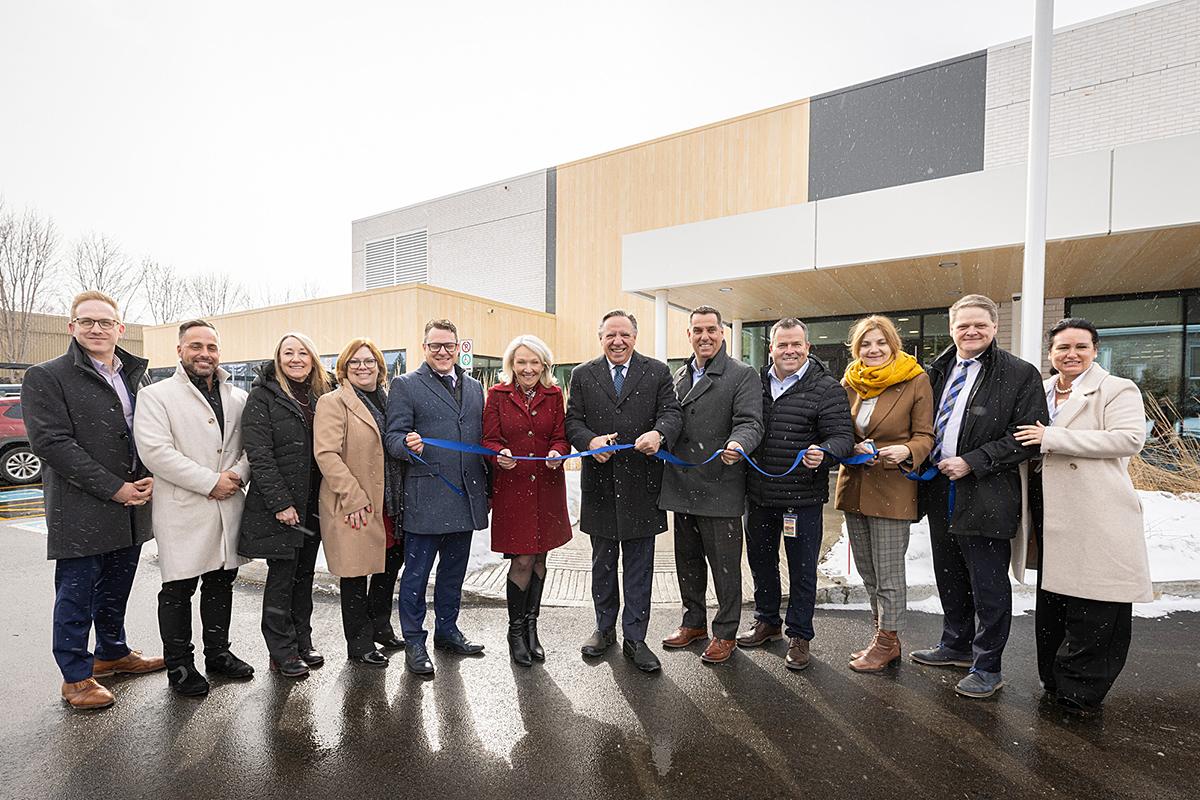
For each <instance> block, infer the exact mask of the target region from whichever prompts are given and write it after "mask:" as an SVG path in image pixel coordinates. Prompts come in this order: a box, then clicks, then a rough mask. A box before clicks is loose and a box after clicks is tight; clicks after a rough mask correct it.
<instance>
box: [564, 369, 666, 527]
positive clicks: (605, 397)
mask: <svg viewBox="0 0 1200 800" xmlns="http://www.w3.org/2000/svg"><path fill="white" fill-rule="evenodd" d="M628 367H629V368H628V371H627V374H626V376H625V382H624V384H623V386H622V387H621V395H620V397H618V396H617V390H616V387H614V386H613V380H612V373H610V372H609V370H608V359H607V358H605V357H604V356H601V357H600V358H597V359H594V360H592V361H588V362H586V363H584V364H580V365H579V366H577V367H576V368H575V369H574V370H572V372H571V389H570V396H569V397H568V399H567V422H566V429H567V440H568V441H569V442H570V443H571V444H572V445H573V446H574V447H575V449H576V450H580V451H583V450H587V449H588V444H589V443H590V442H591V440H592V439H594V438H595V437H597V436H603V435H606V434H610V433H613V432H614V431H615V432H616V434H617V442H616V443H617V444H633V442H634V441H635V440H636V439H637V437H639V436H641V435H642V434H643V433H646V432H647V431H651V430H656V431H658V432H659V433H661V434H662V435H663V443H662V446H663V447H664V448H667V449H668V450H669V449H671V447H673V446H674V444H675V441H676V439H678V438H679V430H680V428H681V427H682V421H683V418H682V415H681V414H680V411H679V400H678V398H676V397H675V390H674V386H673V385H672V383H671V370H670V369H669V368H668V367H667V365H666V364H664V363H662V362H661V361H657V360H655V359H653V358H647V357H646V356H644V355H642V354H641V353H638V352H636V351H635V352H634V353H633V355H632V356H631V357H630V359H629V363H628ZM662 474H663V462H662V461H660V460H659V459H657V458H653V457H651V456H644V455H642V454H641V453H638V452H636V451H634V450H627V451H621V452H617V453H614V454H613V457H612V458H610V459H609V460H608V461H606V462H605V463H603V464H600V463H598V462H597V461H596V460H595V459H593V458H585V459H584V461H583V470H582V475H581V476H580V488H581V490H582V494H583V498H582V504H581V508H580V515H579V529H580V530H581V531H583V532H584V533H588V534H591V535H593V536H600V537H602V538H605V539H616V540H618V541H620V540H625V539H639V538H644V537H646V536H654V535H655V534H659V533H662V532H663V531H665V530H666V529H667V512H665V511H663V510H662V509H660V508H659V507H658V495H659V490H660V489H661V488H662Z"/></svg>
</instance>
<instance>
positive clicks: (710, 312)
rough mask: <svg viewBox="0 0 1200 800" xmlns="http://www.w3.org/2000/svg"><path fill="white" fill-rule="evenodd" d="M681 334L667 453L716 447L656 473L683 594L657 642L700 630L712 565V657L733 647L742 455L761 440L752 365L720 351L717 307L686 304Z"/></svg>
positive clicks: (670, 642)
mask: <svg viewBox="0 0 1200 800" xmlns="http://www.w3.org/2000/svg"><path fill="white" fill-rule="evenodd" d="M687 335H688V341H689V342H690V343H691V345H692V352H693V353H694V355H693V356H692V357H691V358H690V359H688V362H687V363H686V364H684V365H683V366H682V367H680V368H679V369H678V370H676V371H675V378H674V380H675V395H676V396H677V397H678V398H679V402H680V404H681V405H682V410H683V432H682V433H681V434H680V436H679V441H678V442H677V443H676V445H675V455H676V456H678V457H679V458H681V459H682V460H684V461H687V462H689V463H700V462H702V461H704V460H705V459H707V458H708V457H709V456H711V455H712V454H713V452H714V451H716V450H717V449H722V450H723V452H722V453H721V457H720V458H719V459H717V460H715V461H712V462H710V463H708V464H705V465H704V466H702V467H695V468H693V469H684V468H682V467H677V466H671V465H668V466H667V467H666V469H665V472H664V474H663V488H662V494H661V495H660V496H659V500H658V507H659V508H661V509H663V510H665V511H674V512H675V572H676V575H677V576H678V577H679V595H680V598H681V599H682V600H683V622H682V624H681V625H680V626H679V627H678V628H677V629H676V630H675V632H674V633H672V634H671V635H670V636H668V637H667V638H665V639H663V647H687V646H688V645H689V644H691V643H692V642H694V641H697V640H699V639H704V638H706V637H707V636H708V629H707V624H706V619H707V612H706V608H705V595H706V593H707V591H708V568H709V567H712V573H713V583H714V584H715V588H716V591H717V613H716V616H714V617H713V638H712V641H710V642H709V644H708V647H706V648H705V650H704V653H703V654H702V655H701V656H700V657H701V658H702V659H703V660H705V661H707V662H709V663H711V664H719V663H721V662H723V661H728V660H729V657H730V656H731V655H732V654H733V651H734V650H735V649H737V641H736V637H737V629H738V623H739V622H740V620H741V610H742V514H744V513H745V511H746V464H745V462H743V461H742V455H743V454H744V453H749V452H752V451H753V450H754V448H756V447H758V443H759V441H761V440H762V435H763V404H762V386H761V384H760V382H759V379H758V373H757V371H756V370H755V369H754V367H751V366H749V365H747V364H742V363H741V362H739V361H735V360H734V359H732V358H730V357H729V355H728V354H727V353H726V352H725V327H724V325H723V324H722V322H721V312H720V311H718V310H717V309H715V308H713V307H711V306H700V307H699V308H696V309H694V310H693V311H692V313H691V315H690V317H689V325H688V332H687ZM706 557H707V559H708V563H707V564H706V563H705V558H706Z"/></svg>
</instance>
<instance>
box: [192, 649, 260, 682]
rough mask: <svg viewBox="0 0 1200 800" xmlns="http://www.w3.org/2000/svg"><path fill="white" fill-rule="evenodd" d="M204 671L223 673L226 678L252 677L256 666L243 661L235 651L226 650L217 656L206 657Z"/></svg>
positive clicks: (214, 673) (216, 673) (213, 673)
mask: <svg viewBox="0 0 1200 800" xmlns="http://www.w3.org/2000/svg"><path fill="white" fill-rule="evenodd" d="M204 671H205V672H207V673H208V674H209V675H223V676H224V677H226V678H252V677H254V667H252V666H250V665H249V664H247V663H246V662H245V661H242V660H241V659H240V658H238V657H237V656H235V655H234V654H233V653H231V652H229V651H228V650H226V651H225V652H223V653H217V654H216V655H215V656H206V657H205V658H204Z"/></svg>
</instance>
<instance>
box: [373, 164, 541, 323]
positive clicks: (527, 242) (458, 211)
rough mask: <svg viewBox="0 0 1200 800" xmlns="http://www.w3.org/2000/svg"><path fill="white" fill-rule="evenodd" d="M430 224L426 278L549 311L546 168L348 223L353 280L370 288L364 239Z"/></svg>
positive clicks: (433, 282)
mask: <svg viewBox="0 0 1200 800" xmlns="http://www.w3.org/2000/svg"><path fill="white" fill-rule="evenodd" d="M418 228H427V229H428V230H429V283H430V284H431V285H433V286H441V287H442V288H445V289H455V290H458V291H461V292H467V293H469V294H473V295H477V296H479V297H487V298H490V299H492V300H497V301H499V302H502V303H511V304H512V305H516V306H521V307H523V308H529V309H533V310H535V311H545V310H546V173H545V171H539V172H535V173H532V174H530V175H523V176H521V177H518V178H512V179H510V180H507V181H501V182H499V183H494V184H491V185H489V186H481V187H479V188H477V189H469V190H467V191H465V192H459V193H458V194H453V195H450V196H448V197H442V198H438V199H436V200H430V201H428V202H426V203H420V204H418V205H415V206H409V207H408V208H402V209H399V210H397V211H389V212H387V213H384V214H377V215H376V216H373V217H368V218H367V219H361V220H357V221H355V222H354V223H352V225H351V238H352V249H353V262H352V263H353V273H352V285H353V290H354V291H361V290H362V289H364V288H365V278H364V274H363V248H364V245H365V244H366V242H369V241H373V240H375V239H381V238H384V237H387V236H394V235H396V234H398V233H405V232H407V231H411V230H416V229H418Z"/></svg>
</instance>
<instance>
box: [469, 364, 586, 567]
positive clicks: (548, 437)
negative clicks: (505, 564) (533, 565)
mask: <svg viewBox="0 0 1200 800" xmlns="http://www.w3.org/2000/svg"><path fill="white" fill-rule="evenodd" d="M536 391H537V393H536V394H535V395H534V396H533V399H532V400H530V402H529V405H528V406H526V405H525V401H524V400H523V399H522V390H521V389H520V388H519V387H518V388H514V387H513V384H511V383H498V384H496V385H495V386H493V387H492V388H491V389H488V397H487V405H486V406H484V409H483V446H484V447H490V448H492V449H493V450H503V449H504V448H508V449H509V450H510V451H512V454H513V455H515V456H545V455H547V454H548V453H549V452H550V451H551V450H554V451H556V452H558V453H559V454H560V455H566V454H567V453H570V452H571V445H570V444H568V443H567V433H566V429H565V427H564V416H565V411H564V409H563V394H562V389H559V388H558V387H557V386H541V385H538V387H537V390H536ZM570 540H571V520H570V517H568V516H567V485H566V479H565V477H564V476H563V469H562V463H561V462H560V463H559V465H558V468H556V469H550V468H549V467H548V466H547V465H546V462H544V461H518V462H517V465H516V466H515V467H513V468H512V469H500V468H499V467H497V468H496V469H494V470H493V471H492V549H493V550H495V551H496V552H497V553H512V554H525V555H528V554H532V553H545V552H547V551H549V550H553V549H554V548H555V547H559V546H561V545H564V544H566V543H567V542H569V541H570Z"/></svg>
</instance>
